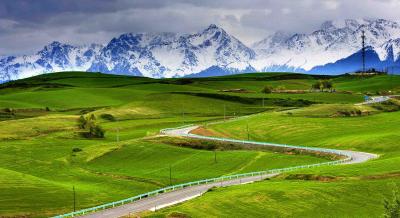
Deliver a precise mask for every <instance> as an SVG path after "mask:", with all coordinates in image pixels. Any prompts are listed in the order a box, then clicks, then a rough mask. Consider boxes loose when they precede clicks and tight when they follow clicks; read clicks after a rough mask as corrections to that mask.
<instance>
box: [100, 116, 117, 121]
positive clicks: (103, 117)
mask: <svg viewBox="0 0 400 218" xmlns="http://www.w3.org/2000/svg"><path fill="white" fill-rule="evenodd" d="M100 117H101V118H102V119H105V120H109V121H116V120H117V119H115V117H114V116H113V115H111V114H102V115H100Z"/></svg>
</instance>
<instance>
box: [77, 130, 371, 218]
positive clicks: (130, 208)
mask: <svg viewBox="0 0 400 218" xmlns="http://www.w3.org/2000/svg"><path fill="white" fill-rule="evenodd" d="M196 128H198V126H189V127H185V128H181V129H171V130H167V131H164V132H163V134H165V135H169V136H181V137H182V136H183V137H191V138H198V137H200V136H198V135H195V134H191V133H190V132H191V131H192V130H194V129H196ZM221 140H224V141H229V140H230V139H221ZM246 143H250V142H246ZM266 146H279V145H274V144H271V145H266ZM302 149H305V150H307V149H312V148H302ZM330 150H331V151H338V150H333V149H330ZM340 152H341V153H342V154H344V155H345V156H348V157H351V160H350V161H348V162H346V164H354V163H361V162H364V161H367V160H369V159H372V158H376V157H377V155H375V154H370V153H365V152H356V151H345V150H340ZM275 175H277V174H266V175H262V176H251V177H244V178H240V179H232V180H226V181H223V182H215V183H208V184H202V185H197V186H191V187H186V188H184V189H179V190H176V191H172V192H167V193H163V194H159V195H157V196H153V197H148V198H144V199H141V200H139V201H135V202H133V203H130V204H126V205H123V206H119V207H115V208H110V209H107V210H104V211H100V212H96V213H92V214H88V215H85V216H82V217H87V218H100V217H107V218H110V217H121V216H126V215H130V214H131V215H132V214H135V213H139V212H143V211H147V210H153V211H154V210H157V209H161V208H163V207H166V206H170V205H174V204H177V203H180V202H183V201H186V200H189V199H192V198H195V197H197V196H200V195H202V194H203V193H205V192H206V191H207V190H209V189H210V188H212V187H221V186H231V185H239V184H244V183H251V182H255V181H260V180H263V179H266V178H269V177H272V176H275Z"/></svg>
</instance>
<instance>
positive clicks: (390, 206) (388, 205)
mask: <svg viewBox="0 0 400 218" xmlns="http://www.w3.org/2000/svg"><path fill="white" fill-rule="evenodd" d="M383 204H384V207H385V213H384V214H383V216H384V217H386V218H399V217H400V193H399V191H398V190H397V187H396V188H395V189H394V190H393V196H392V199H391V200H389V199H385V200H384V202H383Z"/></svg>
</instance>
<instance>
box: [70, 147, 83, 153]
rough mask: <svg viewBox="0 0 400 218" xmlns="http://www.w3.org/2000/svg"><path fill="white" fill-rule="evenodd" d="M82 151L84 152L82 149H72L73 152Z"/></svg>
mask: <svg viewBox="0 0 400 218" xmlns="http://www.w3.org/2000/svg"><path fill="white" fill-rule="evenodd" d="M80 151H82V149H81V148H73V149H72V152H80Z"/></svg>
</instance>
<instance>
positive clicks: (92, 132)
mask: <svg viewBox="0 0 400 218" xmlns="http://www.w3.org/2000/svg"><path fill="white" fill-rule="evenodd" d="M78 126H79V128H80V129H83V130H86V131H87V132H85V133H84V134H83V135H84V136H85V137H86V138H104V135H105V130H104V129H103V128H102V127H101V126H100V125H98V124H97V123H96V116H95V115H94V114H91V115H90V116H86V117H85V116H83V115H82V116H80V117H79V119H78Z"/></svg>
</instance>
